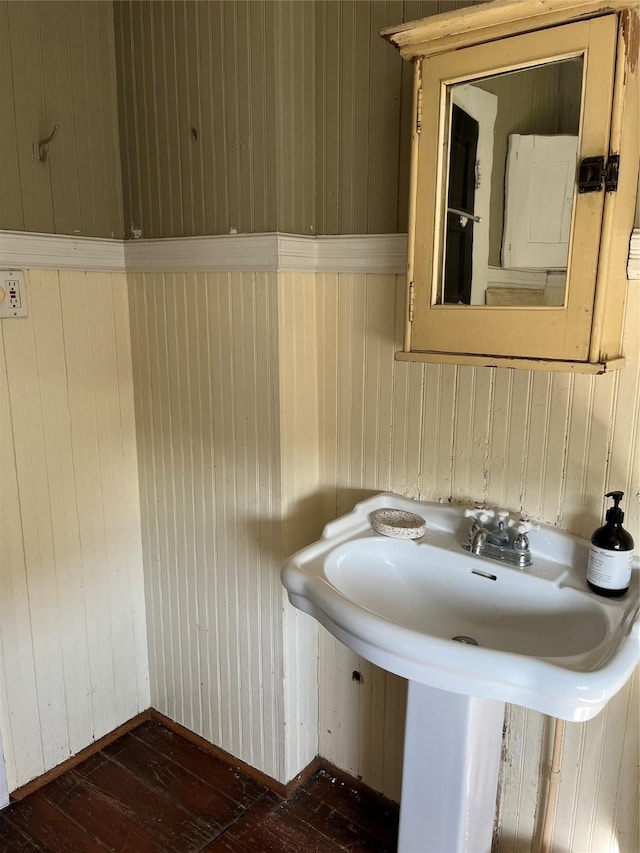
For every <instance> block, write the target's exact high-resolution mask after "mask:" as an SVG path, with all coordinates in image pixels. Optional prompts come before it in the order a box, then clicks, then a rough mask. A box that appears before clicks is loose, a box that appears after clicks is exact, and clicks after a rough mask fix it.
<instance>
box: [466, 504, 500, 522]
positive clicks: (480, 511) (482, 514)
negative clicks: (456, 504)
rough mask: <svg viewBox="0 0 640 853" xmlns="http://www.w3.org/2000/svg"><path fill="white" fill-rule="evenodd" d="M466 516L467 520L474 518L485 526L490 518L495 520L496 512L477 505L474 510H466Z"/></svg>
mask: <svg viewBox="0 0 640 853" xmlns="http://www.w3.org/2000/svg"><path fill="white" fill-rule="evenodd" d="M464 515H465V518H473V519H474V520H475V521H479V522H480V523H481V524H484V523H485V522H486V521H489V519H490V518H493V516H494V515H495V512H494V511H493V510H492V509H489V508H488V507H486V506H482V504H476V505H475V507H474V509H465V511H464Z"/></svg>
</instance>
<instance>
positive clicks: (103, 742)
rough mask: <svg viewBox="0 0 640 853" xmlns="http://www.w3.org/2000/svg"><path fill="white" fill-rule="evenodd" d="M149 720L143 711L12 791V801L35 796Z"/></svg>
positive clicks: (147, 712) (148, 716)
mask: <svg viewBox="0 0 640 853" xmlns="http://www.w3.org/2000/svg"><path fill="white" fill-rule="evenodd" d="M149 719H151V710H150V709H147V710H146V711H142V712H141V713H140V714H136V716H135V717H132V718H131V719H130V720H127V722H126V723H123V724H122V725H121V726H118V728H117V729H114V730H113V731H112V732H109V734H107V735H105V736H104V737H101V738H98V740H94V742H93V743H90V744H89V746H85V748H84V749H81V750H80V752H77V753H76V754H75V755H72V756H71V758H67V760H66V761H63V762H62V764H58V765H57V766H56V767H53V768H52V769H51V770H47V772H46V773H43V774H42V776H37V777H36V778H35V779H32V780H31V781H30V782H27V783H26V784H25V785H21V786H20V787H19V788H16V789H15V791H12V792H11V794H10V801H11V802H14V801H17V800H24V798H25V797H28V796H29V794H33V793H34V792H35V791H38V790H39V789H40V788H42V787H44V785H47V784H48V783H49V782H53V780H54V779H57V778H58V776H61V775H62V774H63V773H66V772H67V770H72V769H73V768H74V767H77V766H78V764H81V763H82V762H83V761H86V759H87V758H91V756H92V755H95V754H96V752H100V750H101V749H104V748H105V747H106V746H109V744H110V743H113V742H114V741H115V740H118V738H120V737H122V735H126V734H127V732H130V731H131V730H132V729H137V728H138V726H140V725H142V723H146V722H147V720H149Z"/></svg>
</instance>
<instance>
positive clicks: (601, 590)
mask: <svg viewBox="0 0 640 853" xmlns="http://www.w3.org/2000/svg"><path fill="white" fill-rule="evenodd" d="M605 497H606V498H612V500H613V506H612V507H609V509H608V510H607V518H606V524H605V525H604V526H603V527H599V528H598V529H597V530H596V531H595V532H594V534H593V536H592V537H591V547H590V548H589V562H588V566H587V584H588V585H589V588H590V589H591V590H593V592H597V593H598V595H604V596H607V597H608V598H619V597H620V596H621V595H624V594H625V592H626V591H627V590H628V589H629V581H630V580H631V563H632V560H633V538H632V536H631V534H630V533H629V532H628V531H627V530H625V529H624V527H623V526H622V522H623V521H624V512H623V511H622V510H621V509H620V501H621V500H622V498H623V497H624V492H607V494H606V495H605Z"/></svg>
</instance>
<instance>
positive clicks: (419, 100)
mask: <svg viewBox="0 0 640 853" xmlns="http://www.w3.org/2000/svg"><path fill="white" fill-rule="evenodd" d="M421 131H422V86H420V88H419V89H418V97H417V105H416V133H417V134H418V136H420V132H421Z"/></svg>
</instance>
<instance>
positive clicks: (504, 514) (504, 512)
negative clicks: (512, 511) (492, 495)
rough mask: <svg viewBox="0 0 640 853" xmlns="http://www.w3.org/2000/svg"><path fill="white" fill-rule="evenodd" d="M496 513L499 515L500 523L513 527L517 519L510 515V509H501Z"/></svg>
mask: <svg viewBox="0 0 640 853" xmlns="http://www.w3.org/2000/svg"><path fill="white" fill-rule="evenodd" d="M496 515H497V516H498V524H500V523H502V524H504V526H505V527H513V525H514V524H515V521H514V520H513V519H512V518H510V517H509V510H508V509H500V510H498V512H497V513H496Z"/></svg>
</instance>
